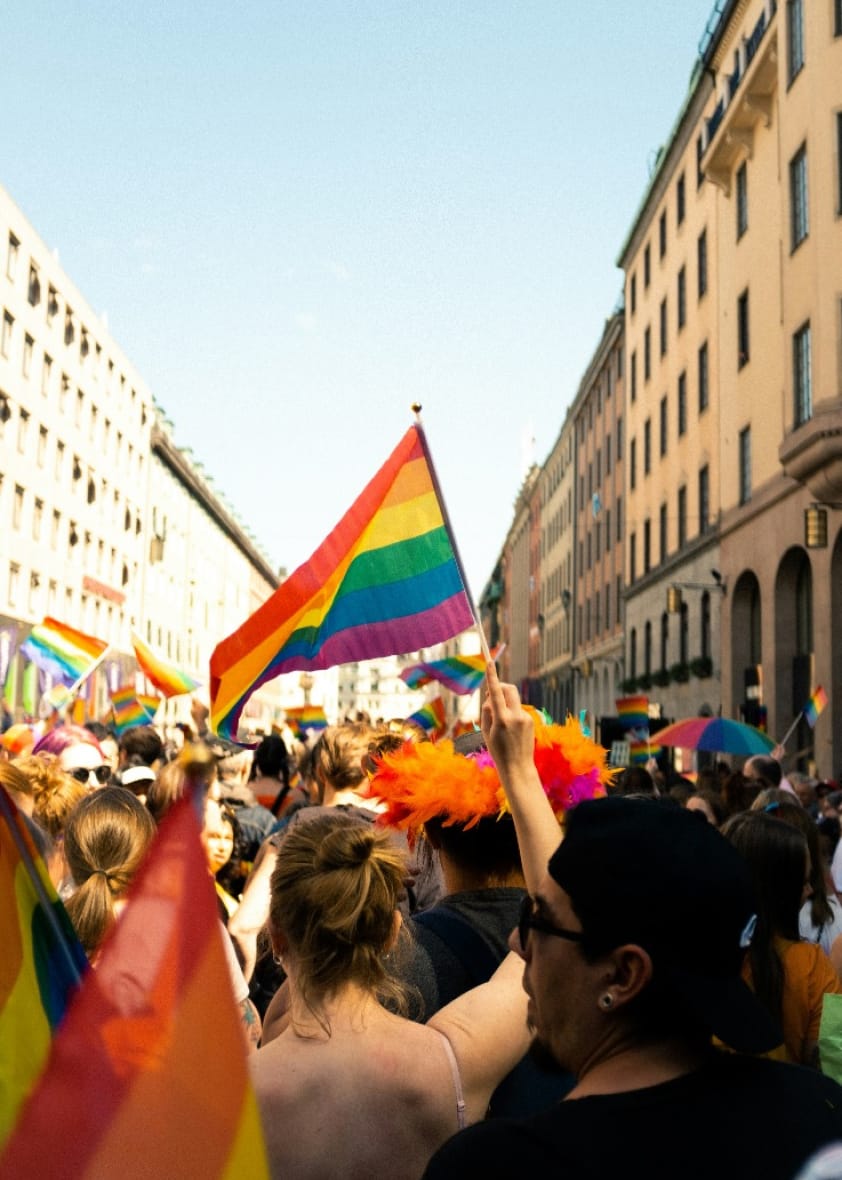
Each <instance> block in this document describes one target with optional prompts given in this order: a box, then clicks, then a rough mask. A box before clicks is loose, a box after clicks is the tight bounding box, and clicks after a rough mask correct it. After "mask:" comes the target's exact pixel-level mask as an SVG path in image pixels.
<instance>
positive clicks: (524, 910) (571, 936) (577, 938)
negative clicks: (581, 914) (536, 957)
mask: <svg viewBox="0 0 842 1180" xmlns="http://www.w3.org/2000/svg"><path fill="white" fill-rule="evenodd" d="M530 930H538V931H540V933H541V934H554V935H555V936H556V938H566V939H568V940H569V941H570V942H581V941H582V939H583V938H584V937H585V935H584V933H583V931H581V930H565V929H564V928H563V927H562V926H553V924H552V922H548V921H547V920H546V918H542V917H540V916H539V915H538V913H537V912H536V909H535V899H534V898H532V897H530V896H529V894H528V893H527V895H526V897H524V899H523V901H522V902H521V903H520V917H519V918H518V923H517V936H518V939H519V940H520V945H521V949H522V950H525V949H526V944H527V942H528V940H529V931H530Z"/></svg>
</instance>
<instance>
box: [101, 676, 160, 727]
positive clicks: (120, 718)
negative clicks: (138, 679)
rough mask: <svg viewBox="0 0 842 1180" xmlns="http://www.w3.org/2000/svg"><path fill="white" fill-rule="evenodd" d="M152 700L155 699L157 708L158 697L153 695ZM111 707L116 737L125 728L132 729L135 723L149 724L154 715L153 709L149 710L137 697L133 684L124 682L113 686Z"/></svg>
mask: <svg viewBox="0 0 842 1180" xmlns="http://www.w3.org/2000/svg"><path fill="white" fill-rule="evenodd" d="M152 700H154V701H155V708H156V709H157V707H158V698H157V697H153V698H152ZM111 708H112V711H113V713H114V728H115V730H116V731H117V736H118V737H120V735H121V734H124V733H125V732H126V730H127V729H133V728H134V727H135V726H137V725H151V723H152V718H153V717H154V716H155V712H154V710H153V711H152V712H149V711H148V710H147V708H146V706H145V705H144V704H143V702H142V701H141V700H140V699H139V697H138V695H137V693H136V692H135V688H134V685H133V684H124V685H122V686H121V687H120V688H115V690H114V691H113V692H112V693H111Z"/></svg>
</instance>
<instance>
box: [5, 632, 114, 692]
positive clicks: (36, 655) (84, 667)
mask: <svg viewBox="0 0 842 1180" xmlns="http://www.w3.org/2000/svg"><path fill="white" fill-rule="evenodd" d="M107 648H108V644H107V643H105V642H104V641H103V640H102V639H95V638H94V637H93V635H86V634H85V633H84V632H83V631H76V630H75V629H74V628H73V627H68V626H67V624H66V623H60V622H59V621H58V619H51V618H46V619H44V621H43V623H36V624H35V626H34V627H33V628H32V632H31V634H30V635H29V637H28V639H26V640H25V642H24V643H22V644H21V648H20V650H21V652H22V653H23V654H24V655H25V656H26V657H27V659H30V660H31V661H32V663H33V664H37V666H38V667H39V668H41V669H42V671H44V672H50V673H51V674H52V675H53V676H54V677H55V678H56V679H57V680H60V681H61V682H62V683H63V684H75V683H76V681H77V680H80V679H81V678H82V677H83V676H85V674H86V673H87V672H89V671H90V669H91V668H92V667H93V665H94V664H95V663H96V661H97V660H98V659H99V657H100V656H101V655H102V653H103V652H104V651H106V649H107Z"/></svg>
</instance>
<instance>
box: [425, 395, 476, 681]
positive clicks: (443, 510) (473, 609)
mask: <svg viewBox="0 0 842 1180" xmlns="http://www.w3.org/2000/svg"><path fill="white" fill-rule="evenodd" d="M412 412H413V414H414V415H415V428H416V430H417V431H418V439H419V441H420V443H421V448H422V450H423V451H424V457H425V458H426V460H427V466H428V467H429V469H430V478H431V479H432V481H433V488H434V489H435V493H436V498H437V500H438V502H439V508H440V509H441V514H442V519H443V520H444V527H445V528H446V529H447V535H448V537H449V538H450V544H451V547H452V549H453V556H454V558H455V559H456V568H457V569H458V570H459V577H460V578H461V579H462V586H463V587H464V590H465V595H466V596H467V599H468V605H469V606H470V608H471V614H472V615H473V617H474V626H475V627H476V629H477V631H478V633H479V641H480V646H481V647H482V654H483V656H484V657H485V661H486V663H488V664H490V663H491V651H490V649H489V647H488V640H487V639H486V638H485V632H484V631H483V629H482V623H481V622H480V618H479V612H478V611H477V608H476V604H475V602H474V596H473V594H472V593H471V587H470V585H469V583H468V578H467V575H466V573H465V567H464V565H463V564H462V557H461V555H460V553H459V546H458V545H457V544H456V536H455V534H454V532H453V525H452V524H451V522H450V513H449V512H448V511H447V504H446V503H445V500H444V496H443V494H442V490H441V484H440V483H439V477H438V475H437V473H436V467H435V464H434V463H433V456H432V455H431V454H430V448H429V445H428V443H427V436H426V434H425V433H424V426H423V423H422V422H421V406H420V404H419V403H418V402H414V403H413V405H412Z"/></svg>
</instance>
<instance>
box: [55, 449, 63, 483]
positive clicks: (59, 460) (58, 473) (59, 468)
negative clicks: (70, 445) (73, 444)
mask: <svg viewBox="0 0 842 1180" xmlns="http://www.w3.org/2000/svg"><path fill="white" fill-rule="evenodd" d="M63 471H64V443H63V442H61V440H59V441H58V442H57V443H56V466H55V477H56V479H61V477H62V472H63Z"/></svg>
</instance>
